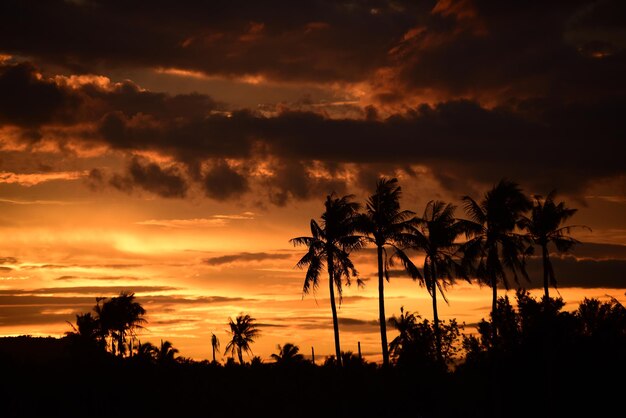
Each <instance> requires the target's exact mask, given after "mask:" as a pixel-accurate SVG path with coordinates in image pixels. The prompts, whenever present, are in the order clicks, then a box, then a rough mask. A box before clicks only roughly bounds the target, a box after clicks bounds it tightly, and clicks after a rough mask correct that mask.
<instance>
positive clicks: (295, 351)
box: [271, 343, 304, 364]
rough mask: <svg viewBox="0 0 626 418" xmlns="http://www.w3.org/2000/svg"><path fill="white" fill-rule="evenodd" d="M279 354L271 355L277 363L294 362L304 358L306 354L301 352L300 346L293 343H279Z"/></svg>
mask: <svg viewBox="0 0 626 418" xmlns="http://www.w3.org/2000/svg"><path fill="white" fill-rule="evenodd" d="M277 347H278V354H272V355H271V357H272V358H273V359H274V360H275V361H276V364H293V363H299V362H301V361H303V360H304V356H303V355H302V354H300V353H299V352H300V347H298V346H297V345H295V344H292V343H285V345H283V346H281V345H280V344H278V346H277Z"/></svg>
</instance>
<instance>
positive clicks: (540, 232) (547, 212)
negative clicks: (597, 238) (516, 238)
mask: <svg viewBox="0 0 626 418" xmlns="http://www.w3.org/2000/svg"><path fill="white" fill-rule="evenodd" d="M555 197H556V190H552V191H551V192H550V193H549V194H548V196H547V197H546V198H545V199H544V198H542V197H541V196H533V207H532V210H531V212H530V217H526V216H524V217H523V218H522V223H521V226H522V227H523V228H524V229H526V230H527V231H528V237H529V238H530V239H531V240H532V242H533V243H534V244H535V245H538V246H539V247H540V248H541V258H542V261H543V291H544V296H545V298H546V300H548V299H549V298H550V291H549V286H550V285H552V286H553V287H555V288H556V276H555V274H554V268H553V267H552V262H551V261H550V252H549V250H548V244H550V243H552V244H554V246H555V248H556V250H557V251H558V252H561V253H564V252H568V251H569V250H570V249H571V248H572V247H573V246H574V244H577V243H578V242H579V241H577V240H575V239H574V238H572V237H570V236H568V235H569V233H570V230H571V229H572V228H575V227H577V226H580V225H570V226H563V223H564V222H565V221H567V220H568V219H569V218H571V217H572V216H573V215H574V214H575V213H576V212H577V210H578V209H570V208H567V207H565V203H564V202H560V203H558V204H556V203H555V202H554V198H555ZM582 227H583V228H587V227H586V226H582Z"/></svg>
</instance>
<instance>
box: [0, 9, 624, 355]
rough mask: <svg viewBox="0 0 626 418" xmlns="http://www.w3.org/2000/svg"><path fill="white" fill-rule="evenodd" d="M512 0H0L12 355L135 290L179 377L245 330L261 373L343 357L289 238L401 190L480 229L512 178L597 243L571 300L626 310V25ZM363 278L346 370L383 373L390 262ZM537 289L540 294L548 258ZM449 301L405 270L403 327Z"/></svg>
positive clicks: (465, 292)
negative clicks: (434, 302) (285, 361)
mask: <svg viewBox="0 0 626 418" xmlns="http://www.w3.org/2000/svg"><path fill="white" fill-rule="evenodd" d="M511 3H512V2H487V1H469V0H460V1H454V0H440V1H401V0H398V1H383V0H369V1H365V0H364V1H343V0H333V1H330V0H329V1H321V0H311V1H307V2H293V1H284V0H283V1H264V2H253V1H212V2H206V3H203V2H185V1H176V2H173V1H161V0H158V1H154V0H152V1H134V2H126V1H115V0H110V1H95V0H65V1H61V0H50V1H46V2H38V1H30V0H20V1H17V0H7V1H3V2H1V3H0V16H2V18H1V20H2V24H1V25H0V237H2V239H1V240H0V336H9V335H23V334H29V335H35V336H47V335H52V336H56V337H60V336H62V335H63V334H64V333H65V332H67V331H71V326H70V325H69V324H68V321H69V322H73V321H74V320H75V315H76V314H78V313H81V312H87V311H89V310H90V309H91V308H92V307H93V305H94V304H95V298H96V297H97V296H107V297H111V296H115V295H117V294H119V292H120V291H121V290H131V291H134V292H135V294H136V296H137V301H139V302H140V303H142V305H143V306H144V307H145V308H146V309H147V312H148V313H147V319H148V323H147V324H146V327H145V329H144V330H142V331H141V334H140V339H142V340H143V341H152V342H154V343H158V342H159V340H161V339H163V340H165V339H167V340H170V341H172V343H173V344H174V346H175V347H177V348H178V349H179V350H180V354H181V355H183V356H186V357H191V358H194V359H198V360H200V359H207V358H210V355H211V347H210V336H211V333H215V334H216V335H217V336H218V338H219V339H220V341H221V342H222V347H224V346H225V345H226V342H227V341H228V335H227V332H226V330H227V323H228V318H229V317H230V318H234V317H235V316H236V315H238V314H240V313H248V314H250V315H252V316H253V317H254V318H256V319H257V322H258V324H259V326H260V330H261V336H260V338H259V339H258V341H257V342H256V343H255V344H254V345H253V346H252V350H253V352H254V354H255V355H259V356H261V357H262V358H264V359H268V358H269V356H270V354H271V353H273V352H277V348H276V346H277V344H284V343H285V342H292V343H295V344H297V345H299V346H300V348H301V351H302V352H303V353H304V354H309V353H310V350H311V347H315V353H316V357H317V358H323V357H324V356H325V355H330V354H331V353H332V352H333V333H332V322H331V314H330V309H329V307H330V304H329V296H328V293H327V282H326V281H325V280H322V282H321V285H320V288H319V289H318V291H317V292H316V293H315V294H310V295H303V294H302V285H303V282H304V272H303V271H302V270H299V269H297V268H295V264H296V263H297V261H298V259H299V257H300V256H302V255H303V254H304V249H302V248H294V247H293V246H292V245H291V244H290V242H289V240H290V239H291V238H293V237H297V236H302V235H308V234H309V233H310V231H309V230H308V226H309V222H310V220H311V219H312V218H313V219H319V216H320V215H321V213H322V212H323V202H324V199H325V197H326V195H328V194H329V193H331V192H335V193H337V194H338V195H344V194H353V195H354V196H355V200H357V201H359V202H361V203H363V202H364V201H365V199H366V198H367V196H368V195H369V194H371V193H372V191H373V189H374V187H375V184H376V181H377V179H378V178H380V177H381V176H384V177H388V178H391V177H396V178H398V179H399V182H400V185H401V187H402V190H403V197H402V207H403V208H404V209H408V210H412V211H414V212H416V213H417V214H421V213H422V212H423V210H424V207H425V205H426V203H427V202H428V201H430V200H443V201H446V202H450V203H453V204H455V205H459V208H458V209H457V216H459V217H463V216H464V213H463V210H462V207H461V197H462V196H465V195H469V196H472V197H474V198H475V199H480V198H482V196H483V195H484V193H485V192H486V191H488V190H489V189H490V188H491V187H492V186H493V185H494V184H495V183H497V182H498V181H499V180H500V179H502V178H508V179H511V180H513V181H516V182H517V183H519V184H520V186H521V187H522V188H523V190H524V191H525V193H527V194H528V195H531V196H532V195H543V196H545V195H547V194H548V193H549V192H550V191H551V190H553V189H556V190H557V191H558V195H557V199H558V201H564V202H566V204H567V206H569V207H573V208H577V209H578V212H577V213H576V215H575V216H574V217H573V218H572V219H571V224H576V225H585V226H588V227H589V228H590V230H587V229H584V228H576V229H574V230H573V231H572V234H573V236H574V237H576V238H577V239H579V240H580V241H581V244H580V245H578V246H577V247H576V248H575V249H574V251H573V252H572V253H571V254H566V255H559V254H553V258H554V265H555V271H556V274H557V280H558V283H559V287H558V291H554V290H553V293H554V294H555V295H556V296H558V295H560V296H561V297H563V299H564V300H565V302H566V303H567V304H566V306H565V309H566V310H574V309H575V308H576V306H577V303H579V302H580V301H581V300H582V299H583V298H585V297H598V298H600V299H603V300H606V299H607V298H609V297H614V298H617V299H618V300H619V301H621V302H622V303H626V295H625V292H626V216H625V215H626V164H625V163H624V156H625V155H626V145H625V140H626V128H625V127H626V125H625V124H624V119H623V113H624V109H626V106H625V105H626V77H624V74H626V25H625V24H624V22H626V8H625V7H624V4H623V2H621V1H619V0H614V1H606V0H605V1H593V2H592V1H576V0H568V1H550V2H546V1H530V2H521V3H513V4H511ZM414 257H415V260H416V262H419V261H420V255H419V254H415V255H414ZM353 260H354V262H355V265H356V267H357V269H358V271H359V273H360V277H361V278H362V279H363V280H364V283H365V285H364V286H363V287H358V286H356V285H353V286H351V287H347V288H345V289H344V297H343V300H342V303H341V307H340V309H339V318H340V319H339V324H340V333H341V343H342V349H343V350H350V351H353V352H356V351H357V345H358V343H359V342H360V343H361V347H362V351H363V354H364V355H365V357H366V358H367V359H370V360H373V361H376V360H379V359H380V334H379V331H378V325H377V318H378V311H377V310H378V299H377V286H376V265H375V253H374V252H373V251H372V250H371V249H366V250H364V251H361V252H359V253H355V254H354V256H353ZM529 273H530V277H531V282H523V283H522V285H523V286H524V287H526V288H530V289H532V290H531V291H532V292H533V294H536V295H539V294H540V288H541V286H542V273H541V269H540V260H538V259H536V258H533V259H531V260H529ZM501 294H503V295H504V294H507V295H509V296H510V297H513V296H514V289H511V290H509V291H508V292H506V291H505V290H504V289H503V290H502V291H501ZM446 295H447V298H448V304H446V303H440V306H439V308H440V316H441V318H442V319H445V320H449V319H451V318H456V319H457V321H458V322H459V323H465V324H466V331H468V332H471V331H472V330H473V329H474V328H473V326H474V325H475V324H476V322H477V321H479V320H480V319H481V318H486V317H487V316H488V314H489V309H490V304H491V300H490V295H491V292H490V289H489V288H487V287H484V286H483V287H480V286H478V285H477V284H470V283H467V282H458V283H457V284H456V285H455V286H452V287H450V288H449V289H448V291H447V293H446ZM429 298H430V297H429V295H428V293H427V291H426V290H425V289H424V288H423V287H420V285H419V284H418V283H416V282H414V281H412V280H411V279H409V278H408V277H405V276H403V275H402V274H400V272H399V271H398V272H397V274H394V275H392V278H391V280H390V282H389V283H388V284H387V285H386V313H387V316H391V315H394V314H395V315H397V314H399V312H400V307H404V309H406V310H409V311H412V312H418V313H419V314H420V315H421V316H422V318H430V317H431V314H432V311H431V307H430V306H431V305H430V299H429ZM388 334H389V338H390V339H391V338H393V337H394V336H395V334H394V331H393V330H392V329H390V330H389V331H388Z"/></svg>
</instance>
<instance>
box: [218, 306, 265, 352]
mask: <svg viewBox="0 0 626 418" xmlns="http://www.w3.org/2000/svg"><path fill="white" fill-rule="evenodd" d="M255 321H256V320H255V319H254V318H252V317H251V316H250V315H248V314H246V315H244V314H240V315H237V317H236V318H235V320H234V321H233V320H232V318H228V325H229V326H230V331H229V332H230V334H231V336H232V339H231V340H230V341H229V342H228V344H226V348H225V349H224V353H225V354H228V353H229V352H230V353H231V357H234V356H235V352H237V357H238V358H239V364H243V352H244V351H245V352H246V353H248V354H252V349H251V348H250V344H252V343H253V342H254V340H255V339H256V338H257V337H258V336H259V335H260V332H259V330H258V329H257V326H256V325H255V324H254V322H255Z"/></svg>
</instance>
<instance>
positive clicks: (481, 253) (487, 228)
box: [462, 179, 532, 342]
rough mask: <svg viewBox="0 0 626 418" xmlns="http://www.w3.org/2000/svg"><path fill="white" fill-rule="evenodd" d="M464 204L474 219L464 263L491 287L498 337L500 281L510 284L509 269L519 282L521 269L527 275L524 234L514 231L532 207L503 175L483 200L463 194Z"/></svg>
mask: <svg viewBox="0 0 626 418" xmlns="http://www.w3.org/2000/svg"><path fill="white" fill-rule="evenodd" d="M463 202H464V208H465V211H466V213H467V214H468V216H469V217H470V219H471V220H472V221H473V225H471V228H472V234H473V235H472V236H473V238H472V239H470V240H469V241H467V243H465V244H464V245H463V247H462V251H463V254H464V266H465V267H466V268H469V270H470V271H471V273H472V274H473V275H474V276H475V277H476V278H478V280H480V281H481V282H482V283H486V284H487V285H489V286H490V287H491V289H492V301H491V319H492V321H493V325H494V326H493V339H494V342H495V340H496V338H497V324H496V322H497V321H496V315H495V314H496V312H497V301H498V291H497V288H498V284H500V283H501V284H503V285H504V286H505V288H507V289H508V288H509V280H508V276H507V274H506V270H508V271H510V272H511V273H512V274H513V278H514V280H515V282H516V283H519V276H518V272H519V273H521V275H522V276H523V277H525V278H526V279H528V274H527V273H526V266H525V258H524V256H525V254H526V249H527V246H526V244H525V238H524V237H523V236H522V235H521V234H518V233H516V232H515V229H516V227H518V226H519V224H520V221H521V219H522V216H523V214H524V213H525V212H526V211H528V210H529V209H530V208H531V207H532V203H531V201H530V200H529V199H528V197H526V195H524V193H523V192H522V190H521V189H520V187H519V185H518V184H517V183H515V182H513V181H510V180H506V179H503V180H501V181H500V182H499V183H498V184H497V185H495V186H494V187H493V188H492V189H491V190H490V191H488V192H487V193H486V194H485V196H484V198H483V199H482V200H481V201H480V203H478V202H476V201H475V200H474V199H472V198H471V197H469V196H464V197H463Z"/></svg>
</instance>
